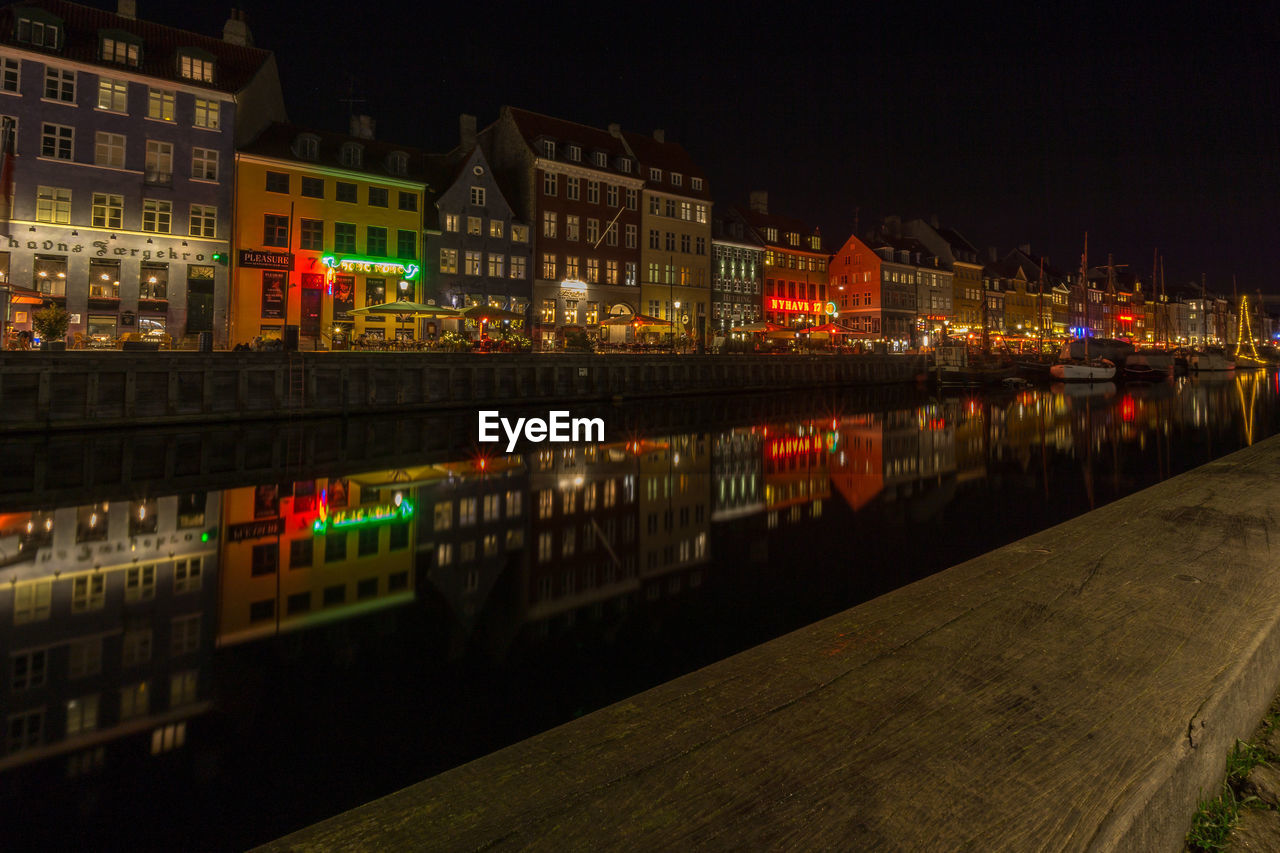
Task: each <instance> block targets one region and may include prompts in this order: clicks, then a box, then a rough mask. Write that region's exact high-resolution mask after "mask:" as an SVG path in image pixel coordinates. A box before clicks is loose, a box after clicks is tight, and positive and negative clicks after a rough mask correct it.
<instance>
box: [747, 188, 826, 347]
mask: <svg viewBox="0 0 1280 853" xmlns="http://www.w3.org/2000/svg"><path fill="white" fill-rule="evenodd" d="M736 215H737V216H740V217H741V218H742V219H743V221H745V222H746V223H747V224H748V225H750V226H751V228H752V230H753V231H754V232H755V237H756V239H757V240H758V241H759V242H760V243H761V244H762V245H763V246H764V269H763V271H762V277H763V278H764V293H763V295H762V300H763V301H762V306H761V307H762V310H763V313H764V318H765V320H766V321H768V322H771V323H776V324H777V325H779V326H784V327H787V328H795V329H800V328H805V327H809V326H816V325H821V324H824V323H827V322H829V321H830V320H831V319H832V318H833V316H834V315H835V311H836V305H835V303H834V302H832V301H831V300H830V294H829V293H828V292H827V282H828V271H827V266H828V263H829V261H830V257H831V256H830V255H829V254H828V253H827V252H826V251H825V250H824V249H823V245H822V235H821V234H820V233H819V231H818V229H817V228H815V227H813V226H810V225H807V224H806V223H804V222H802V221H801V220H799V219H792V218H791V217H789V216H780V215H778V214H772V213H770V212H769V195H768V193H766V192H763V191H760V190H757V191H754V192H752V193H751V196H750V205H749V207H748V209H747V210H742V209H737V211H736Z"/></svg>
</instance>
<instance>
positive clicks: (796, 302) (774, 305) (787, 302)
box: [764, 296, 836, 314]
mask: <svg viewBox="0 0 1280 853" xmlns="http://www.w3.org/2000/svg"><path fill="white" fill-rule="evenodd" d="M835 308H836V304H835V303H834V302H822V301H820V300H813V299H787V298H785V297H782V296H770V297H769V298H768V299H766V300H765V305H764V310H766V311H781V312H783V313H785V314H835Z"/></svg>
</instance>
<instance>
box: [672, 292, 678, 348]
mask: <svg viewBox="0 0 1280 853" xmlns="http://www.w3.org/2000/svg"><path fill="white" fill-rule="evenodd" d="M671 304H672V305H673V306H675V311H673V312H672V314H671V351H672V352H675V351H676V322H677V321H679V319H680V300H678V299H677V300H676V301H675V302H672V303H671Z"/></svg>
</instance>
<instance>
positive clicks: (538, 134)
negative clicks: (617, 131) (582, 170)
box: [505, 107, 642, 178]
mask: <svg viewBox="0 0 1280 853" xmlns="http://www.w3.org/2000/svg"><path fill="white" fill-rule="evenodd" d="M505 109H507V110H509V111H510V113H511V117H512V118H513V119H514V120H515V123H516V127H517V128H518V129H519V131H520V135H521V136H523V137H524V140H525V142H526V143H528V145H529V148H530V150H532V151H533V152H534V153H535V154H537V155H538V156H542V151H541V150H539V149H538V147H537V146H536V145H535V144H534V143H535V141H536V140H538V139H543V138H546V139H550V140H551V141H552V142H555V143H556V158H555V159H556V160H561V161H564V162H567V163H573V162H574V161H572V160H569V159H568V158H567V156H566V146H567V145H568V144H569V143H573V144H576V145H578V146H580V147H581V148H582V154H583V157H582V160H581V161H580V162H578V163H576V164H575V165H580V166H584V167H586V168H589V169H601V170H602V171H607V172H615V173H617V174H619V175H627V174H628V173H627V172H623V171H622V170H621V169H618V168H617V160H616V158H618V157H628V158H629V157H630V156H631V154H630V152H628V151H627V148H626V146H625V145H623V144H622V139H621V138H620V137H617V136H614V135H613V134H611V133H609V131H607V130H600V129H599V128H595V127H588V126H587V125H585V124H578V123H577V122H572V121H565V120H564V119H559V118H552V117H551V116H544V115H542V114H541V113H534V112H530V111H529V110H522V109H518V108H516V107H506V108H505ZM595 151H603V152H605V153H606V154H608V155H609V165H608V166H607V167H600V166H597V165H595V161H594V160H593V159H592V158H591V154H592V153H593V152H595ZM630 177H633V178H639V177H642V176H641V175H639V174H637V173H635V172H631V173H630Z"/></svg>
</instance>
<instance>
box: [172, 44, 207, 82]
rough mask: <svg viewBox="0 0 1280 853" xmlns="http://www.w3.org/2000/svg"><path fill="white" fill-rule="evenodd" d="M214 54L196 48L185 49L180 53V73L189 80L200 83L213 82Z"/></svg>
mask: <svg viewBox="0 0 1280 853" xmlns="http://www.w3.org/2000/svg"><path fill="white" fill-rule="evenodd" d="M213 65H214V59H213V54H211V53H205V52H204V51H203V50H198V49H196V48H194V47H184V48H183V49H182V50H181V51H179V52H178V73H179V74H180V75H182V76H183V77H185V78H186V79H188V80H195V81H197V82H200V83H212V82H213Z"/></svg>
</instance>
